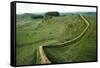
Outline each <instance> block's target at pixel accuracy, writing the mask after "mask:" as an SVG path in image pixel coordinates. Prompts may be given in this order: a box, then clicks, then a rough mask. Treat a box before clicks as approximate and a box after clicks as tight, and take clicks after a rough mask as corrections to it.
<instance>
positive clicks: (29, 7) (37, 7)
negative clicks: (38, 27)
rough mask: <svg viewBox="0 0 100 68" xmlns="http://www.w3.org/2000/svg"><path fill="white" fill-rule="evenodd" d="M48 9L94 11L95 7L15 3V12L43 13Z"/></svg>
mask: <svg viewBox="0 0 100 68" xmlns="http://www.w3.org/2000/svg"><path fill="white" fill-rule="evenodd" d="M48 11H58V12H96V8H95V7H78V6H61V5H46V4H31V3H30V4H29V3H17V4H16V13H17V14H23V13H44V12H48Z"/></svg>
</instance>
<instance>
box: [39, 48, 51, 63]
mask: <svg viewBox="0 0 100 68" xmlns="http://www.w3.org/2000/svg"><path fill="white" fill-rule="evenodd" d="M39 53H40V63H41V64H50V63H51V62H50V61H49V59H48V58H47V57H46V55H45V53H44V50H43V46H40V47H39Z"/></svg>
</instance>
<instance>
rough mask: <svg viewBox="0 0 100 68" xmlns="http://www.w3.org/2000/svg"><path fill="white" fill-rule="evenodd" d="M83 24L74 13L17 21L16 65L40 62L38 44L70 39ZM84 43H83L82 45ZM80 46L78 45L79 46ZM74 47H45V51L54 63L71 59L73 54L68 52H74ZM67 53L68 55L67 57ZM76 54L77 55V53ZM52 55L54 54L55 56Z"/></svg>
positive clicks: (79, 30)
mask: <svg viewBox="0 0 100 68" xmlns="http://www.w3.org/2000/svg"><path fill="white" fill-rule="evenodd" d="M87 18H89V17H87ZM93 19H94V18H93ZM85 26H86V25H85V24H84V21H82V20H81V18H80V17H79V16H76V15H74V16H64V17H53V18H51V19H49V22H47V21H44V22H42V19H30V18H28V19H27V18H26V19H24V20H23V22H22V21H18V24H17V29H16V33H17V39H16V42H17V48H16V49H17V52H16V54H17V57H16V61H17V65H25V64H39V63H40V62H39V61H40V58H39V52H38V51H39V50H38V48H39V46H42V45H51V44H56V43H60V42H63V41H66V40H70V39H72V38H74V37H76V36H78V35H79V34H80V33H81V32H82V30H83V29H84V28H85ZM94 31H95V30H94ZM94 37H95V35H94ZM90 38H91V37H90ZM85 40H86V39H85ZM90 42H91V41H90ZM85 43H86V42H85ZM85 43H83V45H84V44H85ZM87 43H88V42H87ZM87 43H86V44H87ZM94 43H95V42H94ZM78 44H79V43H76V44H73V45H78ZM91 44H92V43H91ZM89 45H90V44H89ZM92 45H93V44H92ZM81 47H82V45H81ZM81 47H80V46H79V48H81ZM94 47H95V46H94ZM75 48H78V46H75ZM75 48H74V47H71V48H70V47H64V48H52V49H49V48H45V52H46V54H47V56H48V58H49V59H50V60H51V61H52V62H54V63H55V62H61V61H62V62H64V61H66V60H72V59H70V57H71V56H73V55H70V53H72V54H74V51H73V49H75ZM71 49H72V50H71ZM90 49H91V48H90ZM77 50H78V49H77ZM79 51H80V50H79ZM62 52H63V53H62ZM77 52H78V51H77ZM77 52H76V53H77ZM91 53H92V52H91ZM68 54H69V56H70V57H68ZM76 55H78V53H77V54H76ZM83 55H84V54H83ZM54 56H56V58H55V57H54ZM78 56H79V55H78ZM52 57H53V58H52ZM75 57H77V56H74V59H75ZM94 57H95V56H94ZM68 58H69V59H68ZM80 59H81V58H80ZM55 60H56V61H55Z"/></svg>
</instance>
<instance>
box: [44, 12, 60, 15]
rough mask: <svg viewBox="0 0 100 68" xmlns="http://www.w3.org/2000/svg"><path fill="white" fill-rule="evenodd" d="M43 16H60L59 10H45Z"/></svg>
mask: <svg viewBox="0 0 100 68" xmlns="http://www.w3.org/2000/svg"><path fill="white" fill-rule="evenodd" d="M45 16H60V14H59V12H56V11H55V12H47V13H45Z"/></svg>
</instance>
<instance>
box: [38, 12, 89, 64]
mask: <svg viewBox="0 0 100 68" xmlns="http://www.w3.org/2000/svg"><path fill="white" fill-rule="evenodd" d="M79 16H80V17H81V19H82V20H83V21H84V22H85V23H86V24H87V26H86V28H85V29H84V30H83V32H82V33H81V34H80V35H78V36H77V37H75V38H74V39H72V40H69V41H66V42H64V43H60V44H59V45H56V46H53V45H50V46H40V48H39V51H40V57H41V60H43V59H44V60H45V61H47V62H46V63H51V61H50V60H49V59H48V58H47V56H46V54H45V52H44V49H43V47H59V46H60V47H62V46H61V45H63V46H66V45H64V44H68V43H71V42H74V41H76V40H77V39H80V38H81V37H82V36H83V35H84V34H85V32H86V31H87V29H88V28H89V26H90V24H89V22H88V21H87V20H86V19H85V17H84V16H82V15H81V14H80V15H79ZM41 51H42V53H43V54H41ZM43 55H44V57H43ZM41 62H42V61H41ZM42 63H43V62H42Z"/></svg>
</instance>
